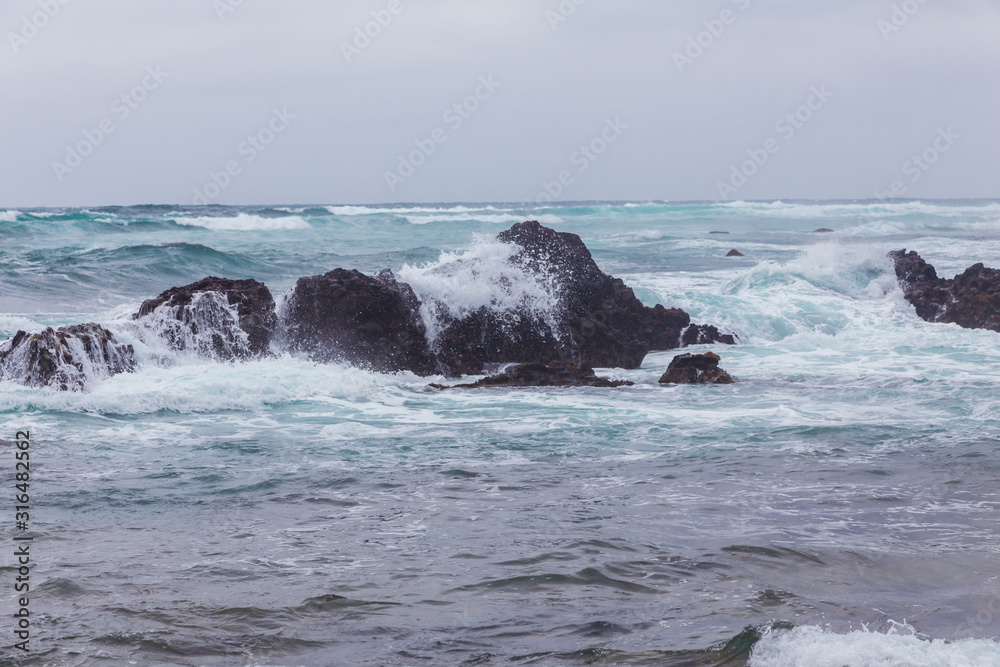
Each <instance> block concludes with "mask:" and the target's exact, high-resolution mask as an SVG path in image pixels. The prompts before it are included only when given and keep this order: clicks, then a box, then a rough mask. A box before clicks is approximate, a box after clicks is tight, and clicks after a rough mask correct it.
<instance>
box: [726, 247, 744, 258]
mask: <svg viewBox="0 0 1000 667" xmlns="http://www.w3.org/2000/svg"><path fill="white" fill-rule="evenodd" d="M726 257H746V255H744V254H743V253H741V252H740V251H739V250H737V249H736V248H733V249H732V250H730V251H729V252H727V253H726Z"/></svg>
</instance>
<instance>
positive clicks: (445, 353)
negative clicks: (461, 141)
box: [0, 221, 736, 388]
mask: <svg viewBox="0 0 1000 667" xmlns="http://www.w3.org/2000/svg"><path fill="white" fill-rule="evenodd" d="M497 241H499V242H500V243H504V244H509V245H511V246H514V247H513V248H511V249H510V250H511V255H510V257H508V258H506V259H504V260H503V261H505V262H507V264H505V265H504V267H505V269H506V268H513V269H514V270H513V271H505V272H503V273H502V275H497V276H492V274H489V275H487V279H488V280H492V281H493V282H492V283H490V284H491V285H493V286H496V287H497V288H498V289H499V290H500V292H501V293H502V292H503V290H511V289H512V288H513V287H516V286H517V280H519V279H521V278H520V277H523V278H524V279H525V280H526V281H527V282H529V283H530V282H532V281H534V282H535V283H537V285H533V286H532V289H535V290H536V291H539V290H540V291H541V292H542V293H543V297H544V298H543V301H544V302H545V303H546V304H547V305H546V306H545V312H544V313H540V312H536V310H537V308H536V309H535V310H533V309H532V308H533V307H532V306H530V305H524V304H522V303H521V302H518V301H515V302H514V305H513V306H510V305H507V306H504V308H497V307H495V306H496V301H492V302H489V303H488V304H487V305H483V306H481V307H479V308H478V310H471V311H470V310H468V309H463V308H459V309H457V310H456V311H455V312H460V313H462V314H461V316H458V315H452V312H453V311H452V310H451V307H450V306H448V305H447V304H443V302H441V303H437V302H432V303H430V304H427V307H425V305H424V304H422V303H421V301H420V299H419V298H418V297H417V295H416V293H415V292H414V290H413V289H412V288H411V287H410V285H408V284H406V283H403V282H400V281H399V280H398V279H397V277H396V276H395V275H394V274H393V272H392V271H390V270H388V269H387V270H384V271H382V272H381V273H379V274H378V275H376V276H368V275H365V274H363V273H361V272H359V271H354V270H346V269H334V270H333V271H330V272H328V273H326V274H324V275H319V276H311V277H304V278H300V279H299V280H298V282H297V283H296V285H295V288H294V290H293V291H292V292H291V294H290V295H289V296H288V298H287V299H286V301H285V303H284V304H283V306H282V309H281V313H280V314H279V313H278V312H277V309H276V307H275V301H274V298H273V296H272V295H271V292H270V290H269V289H268V288H267V286H266V285H264V284H263V283H260V282H258V281H256V280H230V279H226V278H217V277H208V278H204V279H202V280H200V281H198V282H196V283H192V284H190V285H186V286H184V287H173V288H171V289H168V290H166V291H164V292H162V293H161V294H160V295H159V296H158V297H156V298H153V299H149V300H147V301H145V302H143V303H142V305H141V306H140V308H139V310H138V311H137V312H136V313H135V314H134V315H133V316H132V319H133V321H134V322H135V323H136V334H137V335H138V336H139V337H140V338H141V339H142V340H143V341H146V342H149V341H150V336H152V337H156V338H159V339H162V340H163V341H165V342H166V345H167V347H168V348H169V349H170V350H172V351H175V352H193V353H194V354H197V355H199V356H202V357H205V358H209V359H213V360H218V361H246V360H250V359H259V358H262V357H266V356H267V355H269V354H271V347H272V345H274V346H276V347H278V348H281V349H284V350H287V351H290V352H293V353H294V352H298V353H302V354H305V355H307V356H308V357H309V358H310V359H312V360H313V361H316V362H318V363H331V362H345V363H349V364H352V365H356V366H359V367H362V368H366V369H368V370H372V371H375V372H381V373H394V372H403V371H408V372H412V373H415V374H417V375H420V376H425V377H426V376H429V375H436V374H443V375H446V376H449V377H458V376H461V375H465V374H478V373H481V372H482V370H483V369H484V368H485V367H486V366H487V365H489V364H506V363H516V364H528V366H525V367H523V368H522V369H521V370H517V371H512V373H513V374H512V375H510V376H509V378H508V379H507V380H505V381H508V382H511V383H517V382H554V383H557V384H565V383H574V382H575V383H579V384H581V386H582V385H586V386H621V383H614V382H612V381H610V380H604V379H602V378H596V377H595V376H594V375H593V371H592V370H591V369H592V368H593V367H599V368H613V367H617V368H627V369H635V368H638V367H639V366H640V365H641V364H642V362H643V359H644V358H645V357H646V354H647V353H649V352H655V351H662V350H671V349H676V348H680V347H685V346H689V345H702V344H714V343H721V344H727V345H733V344H735V343H736V338H735V336H734V335H732V334H724V333H722V332H721V331H719V329H718V328H716V327H714V326H711V325H701V324H693V323H692V322H691V318H690V316H689V315H688V314H687V313H686V312H684V311H683V310H681V309H679V308H665V307H664V306H662V305H656V306H654V307H652V308H650V307H647V306H645V305H644V304H643V303H642V302H641V301H640V300H639V299H638V298H637V297H636V295H635V293H634V292H633V291H632V289H631V288H629V287H628V286H627V285H626V284H625V283H624V282H623V281H622V280H621V279H618V278H615V277H613V276H610V275H608V274H606V273H604V272H603V271H602V270H601V269H600V268H599V267H598V265H597V263H596V262H595V261H594V258H593V256H592V255H591V253H590V250H589V249H588V248H587V246H586V245H585V244H584V242H583V240H582V239H581V238H580V237H579V236H578V235H576V234H570V233H566V232H557V231H555V230H553V229H549V228H548V227H544V226H542V225H541V224H539V223H538V222H537V221H528V222H523V223H519V224H516V225H514V226H513V227H511V228H510V229H508V230H506V231H503V232H501V233H500V234H498V235H497ZM457 261H461V262H470V263H469V264H468V265H465V267H464V268H468V269H469V270H470V271H471V273H473V274H475V272H476V271H478V270H479V265H478V264H476V262H478V261H479V260H478V259H476V258H472V259H461V260H457ZM491 276H492V277H491ZM539 286H540V287H539ZM459 291H460V290H459ZM429 298H430V297H429ZM442 304H443V306H444V307H441V306H442ZM548 304H554V305H548ZM432 312H433V313H436V314H437V315H441V313H444V315H441V316H440V317H438V318H436V319H435V320H434V321H433V322H431V323H430V324H428V323H426V322H425V320H424V318H425V317H427V318H428V322H430V317H431V315H430V314H429V313H432ZM428 326H432V327H433V332H434V337H433V341H431V337H430V336H429V335H428ZM26 336H27V334H24V332H19V334H18V336H16V337H15V339H13V340H11V341H8V342H7V343H4V344H2V346H0V362H2V363H3V364H6V367H7V370H6V371H4V370H3V368H0V373H5V375H4V376H5V377H8V378H12V377H17V378H19V379H21V380H22V381H23V382H25V383H26V384H30V385H31V386H59V387H62V388H75V387H79V388H82V387H83V386H84V385H85V384H86V381H85V380H80V379H79V378H78V377H77V375H78V374H79V373H84V375H86V374H87V373H96V374H97V375H101V374H104V375H114V374H117V373H119V372H125V371H128V370H132V369H133V368H134V365H135V359H134V350H132V348H131V347H128V346H119V345H118V344H117V342H116V341H115V340H114V336H113V335H112V334H111V332H110V331H108V330H107V329H104V328H102V327H100V326H99V325H96V324H88V325H80V327H78V328H73V327H64V328H61V329H59V330H53V329H49V330H47V331H46V332H43V333H42V334H37V335H35V336H34V337H31V340H30V341H28V342H27V345H28V347H24V345H25V344H26V343H25V340H26ZM74 341H75V342H74ZM95 341H96V342H95ZM94 345H96V347H94ZM71 348H72V349H71ZM98 352H100V353H98ZM17 355H22V356H23V357H24V358H23V360H22V361H18V362H14V361H11V359H13V358H14V356H17ZM18 358H20V357H18ZM53 364H54V365H53ZM22 366H23V368H21V367H22ZM85 367H86V368H85ZM70 368H73V369H76V371H71V370H68V369H70ZM93 368H96V369H97V370H93ZM88 369H89V370H88ZM545 369H549V370H545ZM553 369H556V370H553ZM574 369H575V370H574ZM59 372H62V375H59V378H60V379H56V375H57V374H58V373H59ZM4 376H0V377H4ZM529 376H530V378H529ZM498 381H499V380H498ZM603 383H610V384H603ZM543 386H548V385H543Z"/></svg>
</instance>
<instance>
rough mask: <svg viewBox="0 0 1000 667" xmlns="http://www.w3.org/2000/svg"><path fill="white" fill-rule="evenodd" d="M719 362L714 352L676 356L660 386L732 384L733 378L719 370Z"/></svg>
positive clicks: (661, 379)
mask: <svg viewBox="0 0 1000 667" xmlns="http://www.w3.org/2000/svg"><path fill="white" fill-rule="evenodd" d="M721 360H722V358H721V357H720V356H719V355H717V354H715V353H714V352H707V353H705V354H682V355H679V356H676V357H674V359H673V361H671V362H670V366H668V367H667V372H666V373H664V374H663V376H662V377H661V378H660V384H733V383H734V382H735V380H733V377H732V376H731V375H730V374H729V373H727V372H726V371H724V370H722V369H721V368H719V362H720V361H721Z"/></svg>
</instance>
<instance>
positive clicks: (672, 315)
mask: <svg viewBox="0 0 1000 667" xmlns="http://www.w3.org/2000/svg"><path fill="white" fill-rule="evenodd" d="M497 240H499V241H500V242H502V243H510V244H514V245H516V246H519V248H520V250H519V251H518V252H517V253H516V254H515V255H513V256H512V257H511V258H510V262H512V263H514V264H516V265H518V266H520V267H522V268H523V269H524V270H525V271H526V272H529V273H531V274H534V275H537V276H540V277H542V278H543V279H544V282H545V283H547V284H549V285H551V289H552V291H553V292H554V293H555V295H556V296H557V297H558V302H559V307H558V313H557V314H556V315H555V322H549V321H544V320H543V319H542V318H540V317H538V316H537V315H535V314H532V313H529V312H523V313H514V314H513V315H512V314H510V313H507V314H505V315H504V316H503V317H500V316H498V315H497V314H496V313H494V312H493V311H491V310H490V309H489V308H486V307H484V308H482V309H480V310H479V311H478V312H476V313H474V314H472V315H469V316H466V317H463V318H461V319H455V320H453V321H451V322H448V323H446V325H445V326H444V327H443V328H442V329H443V331H442V333H441V334H440V335H439V336H438V337H437V340H436V352H437V353H438V355H439V358H440V359H441V360H442V362H443V363H445V364H446V365H447V366H448V367H449V368H450V370H452V371H453V372H457V373H475V372H479V371H480V370H481V369H482V368H483V366H484V364H488V363H517V362H524V363H527V362H530V363H540V364H548V363H549V362H551V361H560V362H561V363H564V364H576V365H581V366H598V367H620V368H638V367H639V365H640V364H641V363H642V360H643V359H644V358H645V356H646V354H647V353H648V352H650V351H654V350H669V349H675V348H678V347H682V346H684V345H688V344H695V343H724V344H734V343H735V342H736V341H735V338H734V337H733V336H731V335H726V334H722V333H721V332H720V331H719V330H718V329H716V328H715V327H712V326H700V325H692V324H691V318H690V317H689V316H688V314H687V313H685V312H684V311H683V310H680V309H676V308H664V307H663V306H660V305H658V306H656V307H654V308H649V307H646V306H644V305H643V304H642V302H640V301H639V299H638V298H636V296H635V293H634V292H633V291H632V290H631V288H629V287H628V286H626V285H625V283H624V282H623V281H621V280H620V279H618V278H613V277H612V276H609V275H607V274H606V273H604V272H603V271H601V269H600V268H598V266H597V263H596V262H594V259H593V257H592V255H591V254H590V251H589V250H588V249H587V246H586V245H585V244H584V243H583V241H582V240H581V239H580V237H579V236H577V235H576V234H569V233H565V232H556V231H555V230H552V229H549V228H547V227H543V226H542V225H541V224H539V223H538V222H536V221H529V222H523V223H520V224H516V225H514V226H513V227H512V228H511V229H509V230H507V231H504V232H501V233H500V234H499V235H498V236H497Z"/></svg>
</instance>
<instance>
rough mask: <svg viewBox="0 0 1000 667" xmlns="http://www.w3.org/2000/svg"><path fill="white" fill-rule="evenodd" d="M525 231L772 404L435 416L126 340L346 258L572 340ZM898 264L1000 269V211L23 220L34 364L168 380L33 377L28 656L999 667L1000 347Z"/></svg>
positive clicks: (365, 379) (643, 396)
mask: <svg viewBox="0 0 1000 667" xmlns="http://www.w3.org/2000/svg"><path fill="white" fill-rule="evenodd" d="M528 219H535V220H539V221H541V222H542V223H543V224H545V225H547V226H550V227H553V228H555V229H557V230H559V231H569V232H574V233H576V234H579V235H580V236H582V237H583V239H584V241H585V242H586V243H587V245H588V247H589V248H590V249H591V251H592V252H593V254H594V257H595V259H596V260H597V262H598V264H599V265H600V266H601V268H602V269H604V270H605V271H606V272H608V273H610V274H612V275H615V276H617V277H621V278H622V279H624V280H625V281H626V282H627V283H628V284H629V285H630V286H632V287H633V288H634V289H635V291H636V293H637V295H638V296H639V297H640V298H641V299H642V300H643V301H644V302H645V303H647V304H649V305H653V304H655V303H663V304H665V305H668V306H679V307H683V308H684V309H686V310H688V311H689V312H690V313H691V314H692V317H693V319H694V320H695V321H697V322H704V323H711V324H715V325H718V326H719V327H720V328H722V329H724V330H728V331H733V332H735V333H737V334H738V335H739V337H740V345H738V346H736V347H732V348H729V347H724V346H715V347H707V346H704V347H699V348H696V349H695V350H694V351H697V352H700V351H707V350H709V349H711V350H714V351H716V352H718V353H719V354H721V355H722V357H723V361H722V366H723V367H724V368H725V369H727V370H728V371H729V372H730V373H732V374H733V375H734V376H736V377H737V378H738V379H739V380H740V381H739V382H738V383H737V384H735V385H732V386H724V387H715V386H711V387H674V386H671V387H665V386H660V385H658V384H657V382H656V380H657V379H658V378H659V376H660V375H661V374H662V372H663V370H664V369H665V368H666V366H667V364H668V363H669V362H670V359H671V358H672V356H673V353H656V354H650V355H649V356H648V357H647V358H646V360H645V362H644V363H643V365H642V367H641V368H640V369H638V370H630V371H625V370H620V369H609V370H606V371H601V372H602V373H603V374H605V375H609V376H611V377H615V378H625V379H629V380H633V381H634V382H636V385H635V386H634V387H627V388H620V389H613V390H609V389H595V388H581V389H521V390H504V389H492V390H488V391H479V392H471V391H470V392H463V391H455V392H438V391H434V390H431V389H430V388H429V387H428V383H429V382H432V381H442V378H430V379H427V378H418V377H415V376H412V375H409V374H398V375H379V374H374V373H369V372H366V371H364V370H360V369H357V368H351V367H346V366H338V365H327V366H323V365H316V364H312V363H310V362H308V361H307V360H304V359H299V358H294V357H291V356H289V355H287V354H280V355H278V356H276V357H275V358H270V359H266V360H262V361H254V362H250V363H236V364H232V363H213V362H209V361H205V360H202V359H197V358H194V357H190V356H185V355H183V354H177V353H173V352H170V351H168V350H165V349H163V348H162V347H158V346H157V344H156V342H155V341H150V340H148V339H144V338H143V337H142V336H141V335H140V333H139V332H137V331H136V330H135V328H134V327H131V326H130V324H129V315H130V314H131V313H132V312H134V311H135V310H136V309H137V307H138V305H139V304H140V303H141V302H142V301H143V300H144V299H145V298H148V297H150V296H153V295H156V294H158V293H159V292H161V291H163V290H165V289H167V288H169V287H172V286H176V285H183V284H187V283H190V282H193V281H195V280H198V279H200V278H203V277H205V276H208V275H217V276H223V277H229V278H256V279H258V280H261V281H263V282H265V283H267V284H268V286H269V287H270V288H271V290H272V292H273V293H274V294H275V297H276V298H277V299H278V300H279V301H280V299H281V298H282V297H283V296H284V295H285V294H287V292H288V291H289V290H290V289H291V287H292V286H293V285H294V282H295V280H296V279H297V278H298V277H300V276H305V275H314V274H317V273H323V272H326V271H329V270H331V269H333V268H336V267H344V268H357V269H359V270H362V271H365V272H369V273H373V272H375V271H377V270H379V269H382V268H385V267H389V268H392V269H393V270H395V271H397V273H400V274H401V275H402V276H404V277H405V278H406V279H407V280H410V281H412V282H413V283H414V286H415V287H416V289H417V291H418V293H420V294H421V295H422V296H423V297H424V298H425V299H430V298H432V297H433V299H434V300H435V301H436V302H438V303H442V304H446V305H447V306H448V307H449V308H451V309H452V310H453V311H457V312H460V311H462V309H466V308H475V307H477V306H478V305H480V304H482V303H491V302H492V303H496V304H497V307H505V301H504V299H505V298H511V299H513V300H514V301H515V302H516V303H522V304H523V303H529V304H531V306H532V307H534V308H537V309H538V311H539V312H542V313H544V312H547V309H551V308H552V307H553V304H551V303H549V302H547V301H546V294H545V290H544V285H539V284H536V283H531V284H529V283H517V281H516V280H514V281H513V282H512V277H511V276H509V275H506V274H505V273H504V271H505V268H504V262H503V259H504V257H505V250H504V248H502V247H500V248H498V247H497V244H496V243H493V242H492V241H491V239H492V237H493V236H495V235H496V233H498V232H499V231H501V230H503V229H506V228H508V227H510V225H512V224H513V223H515V222H520V221H522V220H528ZM817 228H829V229H832V230H834V231H833V232H831V233H823V234H818V233H814V230H816V229H817ZM711 232H727V233H725V234H713V233H711ZM731 248H736V249H739V250H740V251H742V252H743V253H745V255H746V257H743V258H726V257H725V255H726V253H727V252H728V251H729V250H730V249H731ZM901 248H907V249H912V250H917V251H918V252H920V253H921V254H922V255H923V256H924V258H925V259H927V260H928V261H930V262H931V263H932V264H934V265H935V266H936V267H937V269H938V272H939V274H941V275H944V276H951V275H953V274H955V273H958V272H960V271H962V270H964V269H965V268H966V267H967V266H969V265H971V264H973V263H976V262H984V263H985V264H986V265H987V266H1000V202H997V201H935V202H916V201H912V202H910V201H907V202H895V203H872V202H825V203H817V202H772V203H743V202H737V203H726V204H719V203H678V204H672V203H665V202H635V203H578V204H565V205H548V206H523V205H502V204H495V205H472V204H467V205H444V204H443V205H420V206H384V207H364V206H329V207H326V206H320V207H294V206H291V207H273V208H264V207H239V208H236V207H208V208H198V209H190V208H183V207H173V206H143V207H112V208H94V209H86V210H81V209H46V210H0V340H3V339H6V338H8V337H10V336H12V335H13V334H14V333H15V332H16V331H18V330H19V329H25V330H29V331H30V330H37V329H40V328H42V327H44V326H48V325H53V326H56V325H63V324H74V323H79V322H87V321H97V322H101V323H103V324H105V325H106V326H108V327H109V328H111V329H112V330H113V331H115V332H116V334H117V335H118V336H119V337H120V338H122V339H124V340H127V341H129V342H131V343H133V344H134V345H135V347H136V351H137V355H138V357H139V360H140V367H139V369H138V371H137V372H136V373H133V374H127V375H121V376H117V377H114V378H111V379H106V380H101V381H98V382H95V383H94V384H93V386H92V388H91V389H90V390H89V391H87V392H82V393H60V392H55V391H52V390H48V389H27V388H25V387H22V386H19V385H15V384H13V383H10V382H0V461H3V462H4V463H3V464H2V466H0V478H2V479H3V481H4V486H5V487H8V488H9V487H12V486H13V483H14V482H13V473H14V470H13V455H12V454H11V451H12V449H13V446H12V444H11V441H12V440H13V439H14V435H15V432H16V431H18V430H23V429H30V431H31V435H32V443H33V444H32V447H33V449H32V487H31V491H32V493H31V495H32V516H31V526H32V535H34V537H35V540H34V542H33V546H32V556H33V559H34V568H33V570H32V573H31V577H32V587H33V588H32V593H33V596H32V602H31V608H32V613H33V616H32V623H33V625H32V633H33V634H32V652H31V653H30V654H24V653H22V652H20V651H16V650H13V649H11V648H10V645H11V644H13V642H14V641H15V640H14V638H13V634H12V630H11V628H12V627H13V624H12V622H11V620H10V619H11V618H12V617H11V614H13V613H14V600H13V593H12V592H11V593H10V594H8V593H7V592H10V591H11V587H12V586H13V578H14V576H15V570H14V567H13V559H12V558H11V555H10V554H11V553H12V552H13V549H12V548H8V546H9V545H11V544H13V542H11V539H12V537H13V536H14V535H15V529H14V527H13V513H14V509H13V505H14V501H13V500H12V497H13V491H11V493H9V494H7V495H5V496H3V497H4V498H6V500H4V501H3V503H2V504H0V516H7V518H5V519H4V520H3V521H0V539H2V540H3V541H4V544H6V545H8V546H5V547H3V548H2V552H3V553H4V556H3V558H2V559H0V588H2V590H4V591H6V592H5V593H4V595H3V596H2V598H0V619H7V620H0V645H2V647H0V665H112V664H123V665H127V664H134V665H460V664H464V665H585V664H597V665H674V666H680V665H750V666H752V667H779V666H782V667H783V666H786V665H788V666H792V665H794V666H806V667H810V666H812V667H825V666H829V667H842V666H843V665H849V666H851V667H854V666H867V665H879V666H893V667H895V666H900V667H902V666H911V665H916V666H938V665H949V666H956V667H957V666H981V665H982V666H987V665H992V666H995V665H1000V642H998V638H1000V392H998V391H997V376H998V369H1000V334H996V333H993V332H989V331H970V330H965V329H961V328H959V327H957V326H955V325H945V324H929V323H926V322H923V321H921V320H920V319H918V318H917V316H916V314H915V313H914V311H913V309H912V308H911V307H909V306H908V304H907V303H906V302H905V301H904V299H903V296H902V293H901V291H900V290H899V288H898V286H897V284H896V281H895V279H894V274H893V272H892V269H891V266H890V264H889V262H888V260H887V259H886V253H887V252H889V251H890V250H896V249H901ZM454 258H466V259H476V260H478V263H477V266H479V267H480V270H478V271H476V272H474V273H472V274H469V273H463V272H461V271H457V272H456V271H451V270H448V267H449V266H451V265H450V262H451V261H452V260H453V259H454ZM514 278H516V276H515V277H514ZM501 284H503V285H507V286H508V287H507V288H505V289H499V290H498V288H497V286H498V285H501ZM425 314H426V315H427V317H428V318H429V320H433V313H431V312H427V313H425ZM428 323H429V324H430V325H433V321H429V322H428ZM432 329H433V326H432ZM8 515H9V516H8Z"/></svg>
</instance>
